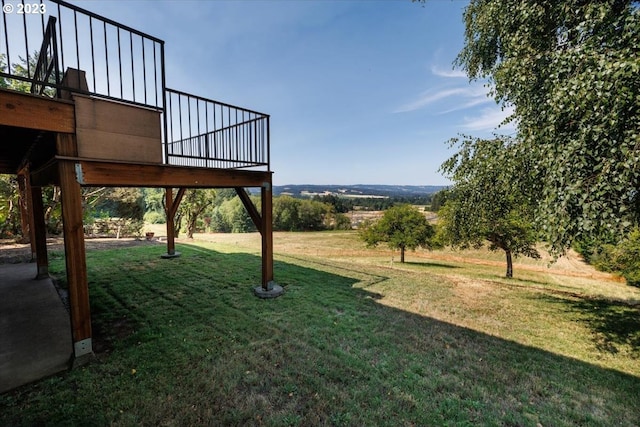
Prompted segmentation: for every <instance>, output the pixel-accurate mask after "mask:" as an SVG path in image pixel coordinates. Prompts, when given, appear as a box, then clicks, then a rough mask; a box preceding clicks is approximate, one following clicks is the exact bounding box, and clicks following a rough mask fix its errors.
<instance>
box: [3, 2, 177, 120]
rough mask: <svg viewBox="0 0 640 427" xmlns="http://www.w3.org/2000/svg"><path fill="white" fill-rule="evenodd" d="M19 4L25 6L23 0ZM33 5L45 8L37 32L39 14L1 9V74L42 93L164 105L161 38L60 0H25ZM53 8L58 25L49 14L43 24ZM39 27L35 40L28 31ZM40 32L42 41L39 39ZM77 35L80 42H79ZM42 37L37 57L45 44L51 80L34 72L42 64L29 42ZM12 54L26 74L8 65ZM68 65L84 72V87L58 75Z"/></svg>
mask: <svg viewBox="0 0 640 427" xmlns="http://www.w3.org/2000/svg"><path fill="white" fill-rule="evenodd" d="M5 4H8V3H6V2H5V0H2V6H3V8H4V6H5ZM20 4H21V5H22V7H23V8H24V7H26V5H25V3H24V0H23V1H22V2H21V3H20ZM35 5H43V9H42V10H46V14H41V21H42V24H41V25H42V31H41V32H40V31H35V26H36V25H37V20H36V19H33V14H32V15H30V16H32V18H29V20H27V17H26V16H27V14H16V13H13V14H8V13H3V16H2V20H1V21H0V22H1V23H2V24H3V27H4V39H5V43H4V46H0V55H2V56H4V59H6V61H7V69H6V70H3V69H0V77H4V78H5V79H10V80H16V81H24V82H28V83H31V84H32V85H34V84H35V90H37V91H38V92H40V93H41V94H43V93H46V91H45V89H46V88H51V89H55V91H56V93H57V94H58V95H59V94H60V93H61V91H62V90H65V91H69V92H74V93H83V94H86V95H91V96H96V97H100V98H105V99H110V100H115V101H119V102H125V103H129V104H133V105H138V106H145V107H150V108H154V109H157V110H160V111H162V110H164V88H165V74H164V70H165V67H164V41H162V40H161V39H159V38H157V37H153V36H150V35H148V34H145V33H143V32H141V31H138V30H136V29H133V28H131V27H128V26H126V25H122V24H120V23H118V22H115V21H113V20H111V19H108V18H105V17H102V16H100V15H98V14H95V13H93V12H90V11H88V10H85V9H82V8H80V7H78V6H75V5H73V4H70V3H67V2H65V1H63V0H47V1H45V0H39V2H38V3H35V2H34V3H30V4H29V6H30V7H34V6H35ZM12 6H13V3H12ZM45 6H46V7H45ZM54 14H56V15H57V25H55V24H53V25H52V24H51V21H50V20H49V21H48V24H47V26H46V30H45V25H44V20H45V15H48V16H49V18H54V19H56V17H54V16H53V15H54ZM10 26H11V38H10V37H9V27H10ZM20 33H22V34H20ZM37 33H39V34H38V36H37V37H38V39H39V40H37V43H35V42H34V40H32V39H30V37H31V38H34V36H33V34H37ZM71 35H72V37H70V36H71ZM20 36H22V37H20ZM42 36H44V41H42V40H40V37H42ZM47 39H49V40H51V44H52V46H48V45H47V41H46V40H47ZM81 39H82V40H83V43H80V40H81ZM65 42H66V43H65ZM40 43H42V45H41V46H42V47H41V49H40V50H41V52H40V54H39V59H38V62H41V59H42V56H43V54H42V50H43V49H44V50H46V51H47V55H48V56H49V60H51V62H54V65H53V67H54V69H52V70H51V71H50V75H53V74H57V76H56V77H57V78H56V81H55V82H54V81H49V80H50V79H49V80H47V79H42V78H40V77H41V76H39V75H38V74H36V73H40V72H41V71H42V70H41V69H40V68H39V67H38V66H36V67H33V66H32V64H31V58H33V54H32V52H30V51H29V47H30V46H37V45H39V44H40ZM46 48H50V49H46ZM16 57H17V58H19V59H22V60H23V61H25V62H26V67H25V68H26V74H27V75H26V76H25V75H21V74H18V73H16V72H14V70H13V69H12V66H11V65H12V63H13V61H15V59H16ZM45 62H47V61H45ZM55 62H57V64H55ZM49 65H51V64H49ZM68 68H75V69H77V70H82V71H84V72H85V73H86V74H85V75H86V77H87V86H86V87H87V88H86V89H81V88H82V87H84V85H82V84H81V82H66V83H65V82H64V80H62V81H61V79H60V76H61V75H62V74H63V72H64V70H66V69H68ZM77 75H78V76H80V74H79V73H77Z"/></svg>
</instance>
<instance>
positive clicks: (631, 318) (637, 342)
mask: <svg viewBox="0 0 640 427" xmlns="http://www.w3.org/2000/svg"><path fill="white" fill-rule="evenodd" d="M541 298H544V299H546V300H548V301H550V302H551V303H554V304H557V305H561V306H562V307H564V309H565V310H568V311H571V312H574V313H577V314H578V315H579V318H580V321H582V322H584V323H585V324H587V325H588V327H589V328H590V329H591V330H592V331H593V340H594V343H595V344H596V347H597V348H598V349H599V350H600V351H603V352H608V353H613V354H615V353H618V352H619V347H621V346H626V347H628V348H629V349H631V351H632V352H633V353H634V354H636V355H637V358H638V359H640V303H638V302H634V303H628V302H625V301H615V300H606V299H601V298H592V297H585V296H579V295H575V294H572V295H567V297H564V298H563V297H558V296H555V295H544V296H541Z"/></svg>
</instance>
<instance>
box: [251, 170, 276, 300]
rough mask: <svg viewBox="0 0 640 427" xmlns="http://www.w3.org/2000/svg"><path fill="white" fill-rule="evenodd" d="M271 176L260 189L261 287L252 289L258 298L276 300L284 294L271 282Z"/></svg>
mask: <svg viewBox="0 0 640 427" xmlns="http://www.w3.org/2000/svg"><path fill="white" fill-rule="evenodd" d="M271 187H272V185H271V176H269V178H268V180H267V181H265V182H264V183H263V184H262V186H261V187H260V204H261V212H260V218H261V224H260V227H259V229H260V237H261V239H262V285H261V286H258V287H256V288H254V289H253V293H254V294H255V295H256V296H257V297H259V298H276V297H279V296H280V295H282V294H283V293H284V289H283V288H282V286H280V285H278V284H276V283H275V281H274V280H273V191H272V188H271Z"/></svg>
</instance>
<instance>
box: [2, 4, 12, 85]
mask: <svg viewBox="0 0 640 427" xmlns="http://www.w3.org/2000/svg"><path fill="white" fill-rule="evenodd" d="M2 10H4V0H2ZM7 15H8V14H7V13H3V14H2V23H3V24H4V45H5V49H6V52H7V74H11V52H9V35H8V34H7ZM0 72H2V70H0Z"/></svg>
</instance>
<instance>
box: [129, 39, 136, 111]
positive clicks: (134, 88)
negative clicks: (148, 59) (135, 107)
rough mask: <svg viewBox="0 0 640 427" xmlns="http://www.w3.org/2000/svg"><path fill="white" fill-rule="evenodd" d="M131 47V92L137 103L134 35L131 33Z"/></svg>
mask: <svg viewBox="0 0 640 427" xmlns="http://www.w3.org/2000/svg"><path fill="white" fill-rule="evenodd" d="M129 46H130V48H131V90H132V92H133V102H135V101H136V72H135V69H134V66H133V62H134V61H133V33H129Z"/></svg>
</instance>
